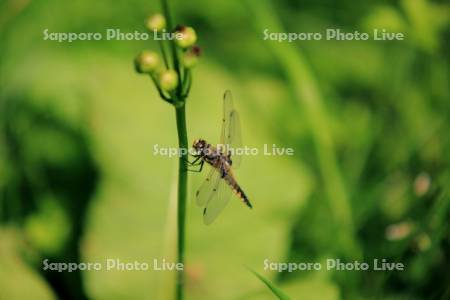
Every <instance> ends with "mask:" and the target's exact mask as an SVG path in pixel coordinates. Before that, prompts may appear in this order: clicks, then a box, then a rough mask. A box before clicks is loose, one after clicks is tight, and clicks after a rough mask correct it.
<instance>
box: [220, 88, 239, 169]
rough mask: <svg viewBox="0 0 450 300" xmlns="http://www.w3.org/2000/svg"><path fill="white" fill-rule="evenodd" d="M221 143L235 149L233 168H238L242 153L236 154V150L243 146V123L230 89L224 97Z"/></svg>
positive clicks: (232, 158)
mask: <svg viewBox="0 0 450 300" xmlns="http://www.w3.org/2000/svg"><path fill="white" fill-rule="evenodd" d="M220 143H221V144H222V145H225V146H226V147H229V148H230V149H232V150H234V152H232V154H235V155H232V156H231V160H232V162H233V168H237V167H239V165H240V162H241V155H236V151H237V150H239V149H240V148H242V136H241V124H240V118H239V114H238V112H237V111H236V110H235V109H234V106H233V96H232V95H231V92H230V91H226V92H225V94H224V97H223V119H222V134H221V139H220Z"/></svg>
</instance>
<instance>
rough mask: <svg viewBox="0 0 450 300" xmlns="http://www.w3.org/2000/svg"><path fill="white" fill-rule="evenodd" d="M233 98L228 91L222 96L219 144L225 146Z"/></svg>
mask: <svg viewBox="0 0 450 300" xmlns="http://www.w3.org/2000/svg"><path fill="white" fill-rule="evenodd" d="M233 107H234V106H233V96H232V95H231V92H230V91H229V90H227V91H225V94H224V95H223V117H222V132H221V136H220V143H221V144H224V145H225V144H227V142H228V139H229V132H230V116H231V113H232V112H233V110H234V108H233Z"/></svg>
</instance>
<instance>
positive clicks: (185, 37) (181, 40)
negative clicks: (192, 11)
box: [175, 26, 197, 48]
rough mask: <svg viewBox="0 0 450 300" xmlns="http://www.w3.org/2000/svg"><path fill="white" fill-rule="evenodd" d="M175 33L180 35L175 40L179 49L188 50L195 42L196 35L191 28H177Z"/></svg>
mask: <svg viewBox="0 0 450 300" xmlns="http://www.w3.org/2000/svg"><path fill="white" fill-rule="evenodd" d="M177 33H179V34H181V35H180V36H179V37H177V38H176V39H175V42H176V44H177V45H178V46H179V47H181V48H189V47H191V46H192V45H194V44H195V42H196V41H197V33H195V30H194V28H192V27H186V26H178V28H177Z"/></svg>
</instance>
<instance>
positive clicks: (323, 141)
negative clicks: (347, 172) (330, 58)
mask: <svg viewBox="0 0 450 300" xmlns="http://www.w3.org/2000/svg"><path fill="white" fill-rule="evenodd" d="M244 3H245V4H246V7H247V8H248V9H249V10H250V12H251V13H252V14H253V18H251V19H252V20H253V21H254V26H255V28H256V30H258V31H260V32H263V30H264V29H266V28H268V29H270V31H271V32H286V30H284V28H283V26H282V25H281V22H280V21H279V20H278V18H277V17H276V15H275V14H274V11H276V10H275V9H273V7H272V4H271V3H270V1H267V0H258V1H256V0H246V1H244ZM265 43H266V44H267V45H268V46H269V49H270V51H271V52H272V54H273V55H274V57H275V58H276V60H277V61H278V63H279V65H280V66H281V70H282V71H283V72H285V74H286V78H287V80H288V82H289V86H290V88H291V90H292V92H293V94H294V95H295V98H296V99H298V102H295V103H294V104H295V105H298V106H300V107H301V108H304V109H305V112H306V117H307V122H308V124H309V127H310V130H311V133H312V136H313V138H314V143H315V149H316V152H317V157H318V163H319V169H320V172H321V177H322V180H323V182H324V187H325V192H326V195H327V201H328V203H329V206H330V207H331V211H332V216H331V217H332V218H333V220H334V222H335V224H336V226H337V229H338V230H337V231H338V233H337V238H338V239H337V241H338V242H339V243H340V245H341V249H343V251H344V253H345V255H346V256H348V257H360V256H361V251H360V249H359V247H358V245H357V243H356V238H355V233H354V224H353V215H352V211H351V205H350V201H349V197H348V195H347V191H346V189H345V185H344V182H343V178H342V175H341V172H340V170H339V166H338V163H337V157H336V151H335V148H334V144H333V139H332V136H331V130H330V125H329V120H328V116H327V114H326V111H325V108H324V104H323V102H324V101H323V98H322V95H321V92H320V89H319V87H318V83H317V82H316V80H315V78H314V76H313V74H312V72H311V70H310V68H309V66H308V63H307V62H306V59H305V57H304V56H303V54H302V52H301V50H300V49H298V48H296V47H295V46H293V45H292V44H290V43H289V44H288V43H279V42H275V41H266V42H265Z"/></svg>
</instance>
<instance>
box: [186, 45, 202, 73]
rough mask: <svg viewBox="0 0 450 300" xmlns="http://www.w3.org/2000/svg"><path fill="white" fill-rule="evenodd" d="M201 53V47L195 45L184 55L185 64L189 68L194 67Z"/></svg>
mask: <svg viewBox="0 0 450 300" xmlns="http://www.w3.org/2000/svg"><path fill="white" fill-rule="evenodd" d="M200 54H201V49H200V47H198V46H194V47H192V48H191V49H189V50H188V51H186V52H185V53H184V54H183V57H182V62H183V66H185V67H186V68H187V69H190V68H192V67H194V66H195V65H196V64H197V62H198V58H199V57H200Z"/></svg>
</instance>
